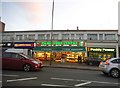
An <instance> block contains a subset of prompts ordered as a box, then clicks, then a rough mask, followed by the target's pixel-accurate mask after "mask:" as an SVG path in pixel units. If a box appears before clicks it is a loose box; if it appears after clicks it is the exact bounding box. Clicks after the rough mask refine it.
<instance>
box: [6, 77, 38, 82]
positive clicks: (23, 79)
mask: <svg viewBox="0 0 120 88" xmlns="http://www.w3.org/2000/svg"><path fill="white" fill-rule="evenodd" d="M33 79H37V77H32V78H22V79H14V80H7V82H15V81H26V80H33Z"/></svg>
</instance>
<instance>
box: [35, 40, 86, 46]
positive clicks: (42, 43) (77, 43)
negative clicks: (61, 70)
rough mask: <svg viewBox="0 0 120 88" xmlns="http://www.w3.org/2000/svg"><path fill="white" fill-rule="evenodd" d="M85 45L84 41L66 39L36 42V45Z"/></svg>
mask: <svg viewBox="0 0 120 88" xmlns="http://www.w3.org/2000/svg"><path fill="white" fill-rule="evenodd" d="M51 45H52V46H78V45H79V46H85V42H83V41H81V42H76V41H66V42H61V41H53V42H51V41H49V42H48V41H45V42H37V43H36V46H51Z"/></svg>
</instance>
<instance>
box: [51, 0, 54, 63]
mask: <svg viewBox="0 0 120 88" xmlns="http://www.w3.org/2000/svg"><path fill="white" fill-rule="evenodd" d="M53 17H54V0H53V4H52V22H51V55H50V65H52V59H53V57H52V50H53V49H52V37H53Z"/></svg>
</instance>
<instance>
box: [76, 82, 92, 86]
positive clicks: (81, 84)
mask: <svg viewBox="0 0 120 88" xmlns="http://www.w3.org/2000/svg"><path fill="white" fill-rule="evenodd" d="M90 83H92V82H85V83H80V84H76V85H74V86H76V87H79V86H84V85H87V84H90Z"/></svg>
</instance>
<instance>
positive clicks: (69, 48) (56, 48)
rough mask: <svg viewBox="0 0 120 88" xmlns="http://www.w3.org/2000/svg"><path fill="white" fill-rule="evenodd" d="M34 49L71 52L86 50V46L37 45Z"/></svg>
mask: <svg viewBox="0 0 120 88" xmlns="http://www.w3.org/2000/svg"><path fill="white" fill-rule="evenodd" d="M33 51H35V52H37V51H45V52H47V51H49V52H51V51H54V52H55V51H70V52H85V51H86V49H85V47H80V46H52V47H51V46H39V47H35V48H34V49H33Z"/></svg>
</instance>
